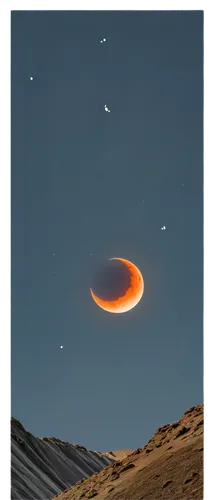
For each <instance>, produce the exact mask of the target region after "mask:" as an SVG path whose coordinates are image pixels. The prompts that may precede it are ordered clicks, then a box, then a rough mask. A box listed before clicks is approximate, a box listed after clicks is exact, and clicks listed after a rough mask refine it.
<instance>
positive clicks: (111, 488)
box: [106, 485, 114, 493]
mask: <svg viewBox="0 0 214 500" xmlns="http://www.w3.org/2000/svg"><path fill="white" fill-rule="evenodd" d="M106 489H107V491H108V493H110V491H113V490H114V486H110V485H109V486H106Z"/></svg>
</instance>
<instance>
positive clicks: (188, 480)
mask: <svg viewBox="0 0 214 500" xmlns="http://www.w3.org/2000/svg"><path fill="white" fill-rule="evenodd" d="M190 481H192V477H188V478H187V479H186V480H185V481H184V484H187V483H190Z"/></svg>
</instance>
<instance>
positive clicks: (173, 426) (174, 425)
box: [171, 422, 179, 429]
mask: <svg viewBox="0 0 214 500" xmlns="http://www.w3.org/2000/svg"><path fill="white" fill-rule="evenodd" d="M178 426H179V422H174V424H172V425H171V429H176V427H178Z"/></svg>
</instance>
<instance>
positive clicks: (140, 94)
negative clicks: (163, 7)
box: [11, 11, 203, 451]
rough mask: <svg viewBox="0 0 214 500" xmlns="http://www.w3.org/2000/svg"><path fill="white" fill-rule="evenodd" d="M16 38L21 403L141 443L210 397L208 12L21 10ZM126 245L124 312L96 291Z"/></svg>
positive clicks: (25, 416)
mask: <svg viewBox="0 0 214 500" xmlns="http://www.w3.org/2000/svg"><path fill="white" fill-rule="evenodd" d="M11 37H12V38H11V51H12V67H11V88H12V100H11V109H12V114H11V120H12V150H11V154H12V415H13V416H14V417H15V418H18V419H19V420H21V422H22V423H23V424H24V426H25V427H26V429H27V430H29V431H31V432H33V433H34V434H36V435H39V436H56V437H58V438H61V439H64V440H66V441H70V442H72V443H81V444H83V445H84V446H86V447H89V448H91V449H98V450H100V451H104V450H114V449H121V448H136V447H139V446H142V445H143V444H145V443H146V442H147V440H148V439H149V438H150V437H151V435H152V434H153V432H154V431H155V430H156V428H157V427H159V426H161V425H162V424H166V423H168V422H171V421H173V420H175V419H177V418H179V417H180V416H181V415H182V414H183V412H184V411H185V410H186V409H187V408H189V407H190V406H193V405H194V404H197V403H201V402H202V401H203V378H202V377H203V13H202V11H195V12H194V11H190V12H188V11H184V12H72V11H69V12H59V11H56V12H42V11H41V12H13V13H12V35H11ZM103 37H106V38H107V42H106V43H105V44H101V43H100V40H101V39H102V38H103ZM30 76H33V78H34V79H33V81H30ZM105 104H107V106H108V107H109V108H110V109H111V113H106V112H105V111H104V105H105ZM143 200H144V203H142V201H143ZM163 225H166V228H167V229H166V231H161V229H160V228H161V226H163ZM90 253H92V255H90ZM53 254H55V255H53ZM115 256H116V257H123V258H126V259H128V260H131V261H133V262H134V263H135V264H136V265H137V266H138V267H139V268H140V270H141V272H142V274H143V276H144V281H145V291H144V295H143V298H142V300H141V302H140V303H139V304H138V306H137V307H136V308H135V309H133V310H131V311H130V312H128V313H126V314H121V315H114V314H109V313H107V312H105V311H103V310H101V309H100V308H98V307H97V306H96V304H95V303H94V302H93V301H92V299H91V297H90V293H89V288H90V286H91V283H92V276H93V273H94V271H96V270H97V268H98V267H99V265H100V262H107V259H109V258H111V257H115ZM60 345H64V349H62V350H61V349H60Z"/></svg>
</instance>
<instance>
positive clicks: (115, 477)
mask: <svg viewBox="0 0 214 500" xmlns="http://www.w3.org/2000/svg"><path fill="white" fill-rule="evenodd" d="M109 453H112V452H109ZM127 455H128V456H126V457H125V458H123V459H122V460H120V459H118V460H117V461H116V462H114V463H111V464H109V465H108V466H107V467H106V468H105V469H103V470H101V471H100V472H96V473H95V474H93V475H92V476H91V477H90V478H87V479H82V480H80V481H78V482H77V483H76V484H75V485H74V486H73V487H72V488H70V489H67V490H66V491H65V492H64V493H61V494H59V495H57V496H55V497H54V498H52V500H56V499H57V500H80V499H81V500H86V499H90V498H94V497H96V500H107V499H108V500H198V499H202V498H203V405H197V406H194V407H192V408H190V409H189V410H187V411H186V412H185V413H184V415H183V417H182V418H180V419H179V420H178V421H176V422H174V423H172V424H167V425H164V426H163V427H160V428H159V429H157V431H156V432H155V434H154V436H153V437H152V438H151V439H150V440H149V442H148V443H147V444H146V445H145V446H143V447H142V448H139V449H137V450H135V451H134V452H132V453H131V454H127Z"/></svg>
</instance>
